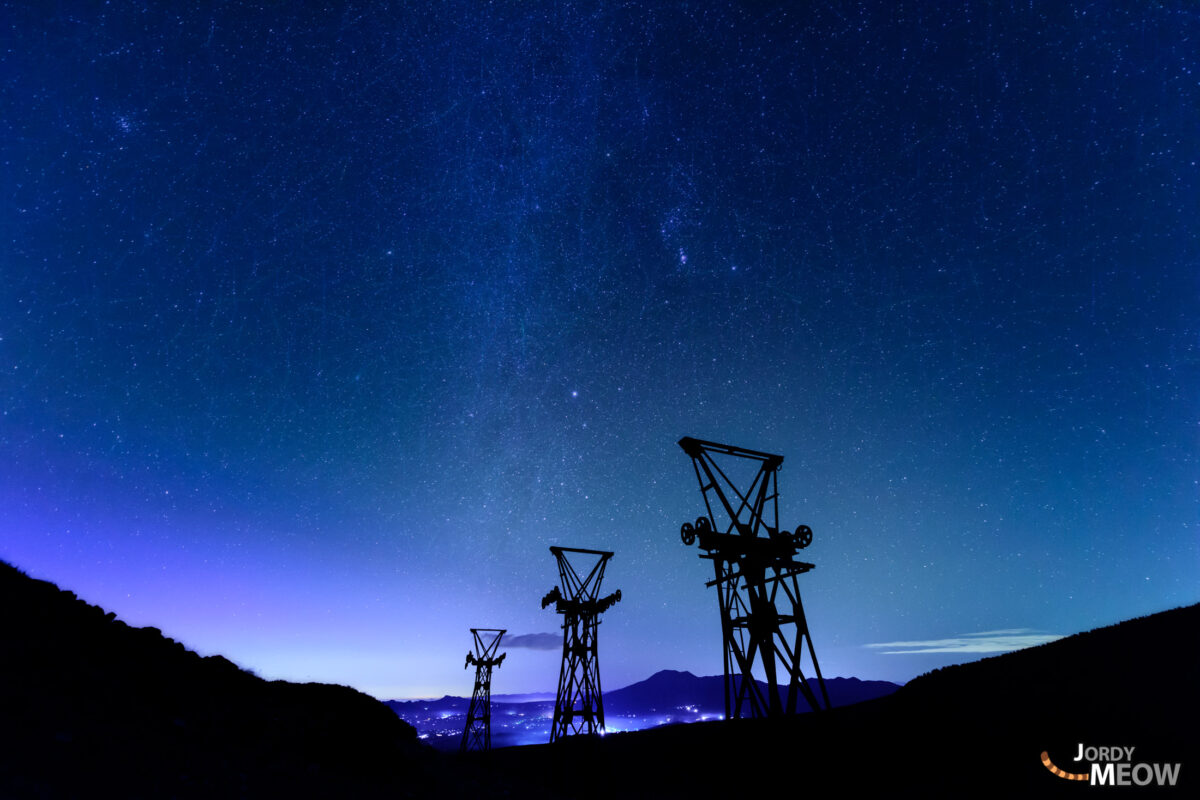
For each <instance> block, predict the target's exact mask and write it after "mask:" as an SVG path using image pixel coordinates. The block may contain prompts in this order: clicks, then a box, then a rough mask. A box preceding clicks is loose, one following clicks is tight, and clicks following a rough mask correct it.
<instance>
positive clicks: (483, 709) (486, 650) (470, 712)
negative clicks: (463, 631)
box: [458, 628, 508, 753]
mask: <svg viewBox="0 0 1200 800" xmlns="http://www.w3.org/2000/svg"><path fill="white" fill-rule="evenodd" d="M486 633H494V634H496V637H495V638H494V639H492V640H491V641H490V642H486V643H485V642H484V637H483V636H480V634H486ZM504 634H505V631H503V630H500V629H499V628H471V635H472V636H474V637H475V652H474V653H472V652H471V651H469V650H468V651H467V663H466V664H463V669H466V668H467V667H469V666H471V665H472V664H474V665H475V692H474V693H473V694H472V695H471V706H470V707H469V708H468V709H467V726H466V727H465V728H463V735H462V743H461V744H460V745H459V747H458V749H459V752H462V753H465V752H467V751H468V750H491V749H492V667H498V666H500V665H501V664H503V663H504V657H505V656H506V655H508V654H507V653H501V654H500V657H499V658H497V657H496V651H497V650H499V649H500V639H501V638H502V637H503V636H504Z"/></svg>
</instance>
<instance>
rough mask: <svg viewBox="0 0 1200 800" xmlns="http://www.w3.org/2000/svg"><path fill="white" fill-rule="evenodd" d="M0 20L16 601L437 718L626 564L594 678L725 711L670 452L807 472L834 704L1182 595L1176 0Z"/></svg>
mask: <svg viewBox="0 0 1200 800" xmlns="http://www.w3.org/2000/svg"><path fill="white" fill-rule="evenodd" d="M2 5H3V10H2V12H0V19H2V20H3V22H2V23H0V24H2V26H3V27H2V30H0V37H2V41H0V87H2V90H0V104H2V105H0V197H2V198H3V212H2V213H0V242H2V248H0V403H2V416H0V452H2V453H3V458H0V557H2V558H4V559H6V560H8V561H11V562H12V563H14V564H16V565H17V566H19V567H21V568H22V569H24V570H26V571H27V572H29V573H30V574H31V575H33V576H35V577H39V578H44V579H47V580H52V581H54V582H56V583H58V584H59V585H61V586H63V587H65V588H69V589H71V590H73V591H75V592H77V593H78V594H79V595H80V596H81V597H83V598H84V599H86V600H88V601H89V602H92V603H96V604H99V605H102V606H104V607H106V608H108V609H110V610H113V611H115V612H117V614H118V615H119V616H120V617H121V618H122V619H124V620H126V621H127V622H129V623H131V624H135V625H154V626H156V627H159V628H161V629H162V630H163V631H164V633H166V634H167V635H169V636H172V637H174V638H177V639H179V640H180V641H182V642H184V643H185V644H186V645H188V646H189V647H192V648H195V649H197V650H198V651H200V652H202V653H205V654H210V653H222V654H224V655H226V656H228V657H229V658H231V659H232V660H234V661H235V662H237V663H238V664H240V665H242V666H245V667H247V668H250V669H253V670H254V671H256V672H258V673H259V674H261V675H263V676H264V677H271V678H288V679H293V680H320V681H328V682H335V683H345V684H349V685H353V686H356V687H358V688H361V689H363V690H364V691H367V692H370V693H372V694H375V695H377V696H380V697H415V696H427V695H441V694H444V693H456V694H467V693H469V692H470V688H471V675H470V674H468V673H465V672H464V671H463V669H462V666H461V665H462V662H463V654H464V653H465V652H466V650H467V648H468V646H469V645H470V643H471V636H470V633H469V628H471V627H486V628H507V629H508V630H509V631H510V635H512V636H516V635H517V634H521V635H530V634H539V633H542V634H545V633H553V634H555V636H558V634H557V633H556V632H557V630H558V628H557V625H558V622H559V618H558V617H557V616H556V615H555V614H554V613H553V611H552V610H545V611H543V610H542V609H541V608H540V605H539V600H540V599H541V597H542V595H543V594H545V593H546V592H547V591H548V590H549V589H550V588H551V587H552V586H554V585H555V584H556V583H557V582H558V575H557V571H556V569H555V564H554V559H553V557H552V556H551V555H550V553H549V550H548V547H549V546H550V545H563V546H567V547H585V548H598V549H605V550H613V551H615V552H616V555H615V556H614V558H613V559H612V561H611V562H610V564H609V567H608V573H607V578H606V580H605V583H604V586H603V590H604V593H607V592H610V591H613V590H615V589H621V591H622V594H623V597H624V599H623V601H622V602H621V603H620V604H619V605H617V606H615V607H614V608H613V609H612V610H610V611H609V612H607V614H606V615H605V617H604V623H603V625H602V626H601V628H600V664H601V673H602V676H603V681H604V685H605V686H606V687H609V688H615V687H618V686H622V685H625V684H627V683H631V682H633V681H636V680H640V679H642V678H645V677H647V676H648V675H650V674H651V673H652V672H654V671H656V670H658V669H663V668H671V669H687V670H690V671H692V672H695V673H697V674H719V673H720V671H721V644H720V629H719V625H718V616H717V600H716V595H715V591H714V590H712V589H706V588H705V587H704V582H705V581H706V580H708V579H709V578H711V566H710V565H709V563H708V562H705V561H701V560H700V559H699V558H698V557H697V556H698V553H699V551H698V550H697V549H696V548H695V547H692V548H685V547H684V546H683V544H682V543H681V542H680V538H679V526H680V524H681V523H682V522H684V521H686V520H690V519H694V518H695V517H696V516H697V515H698V514H699V513H701V511H702V510H703V505H702V502H701V497H700V492H699V488H698V486H697V485H696V480H695V476H694V473H693V471H692V467H691V462H690V460H689V459H688V458H687V456H686V455H685V454H684V453H683V452H682V451H681V450H680V449H679V447H678V446H677V445H676V441H677V440H678V439H679V438H680V437H681V436H684V435H687V436H694V437H698V438H702V439H709V440H715V441H719V442H728V443H731V444H736V445H740V446H743V447H749V448H754V449H758V450H766V451H769V452H775V453H781V454H783V455H784V457H785V461H784V465H783V468H782V470H781V471H780V476H779V485H780V490H781V517H782V523H783V525H784V527H786V528H788V529H789V530H791V529H793V528H794V527H795V526H796V525H798V524H807V525H810V526H811V527H812V529H813V531H814V534H815V535H814V541H813V544H812V546H811V547H810V548H808V549H807V550H805V551H804V553H803V556H802V557H803V558H804V559H806V560H809V561H813V562H815V563H816V565H817V567H816V569H815V570H814V571H813V572H811V573H810V574H808V575H805V576H804V577H803V578H802V580H801V585H802V591H803V593H804V599H805V605H806V610H807V613H808V618H809V622H810V626H811V630H812V636H813V640H814V643H815V645H816V650H817V654H818V657H819V658H820V660H821V666H822V669H823V671H824V673H825V674H826V675H827V676H832V675H854V676H858V677H861V678H883V679H891V680H907V679H909V678H911V677H913V676H914V675H916V674H918V673H920V672H923V671H926V670H928V669H930V668H932V667H935V666H940V665H942V664H946V663H953V662H957V661H962V660H964V659H967V658H975V657H978V655H979V654H980V653H984V652H989V651H990V652H995V651H998V650H1003V649H1010V648H1011V647H1014V646H1017V645H1019V644H1022V643H1028V642H1036V641H1042V640H1045V638H1046V637H1050V636H1054V635H1062V634H1069V633H1074V632H1077V631H1080V630H1084V629H1088V628H1091V627H1095V626H1097V625H1101V624H1109V623H1113V622H1116V621H1118V620H1121V619H1125V618H1129V617H1132V616H1136V615H1141V614H1146V613H1150V612H1154V611H1159V610H1162V609H1165V608H1169V607H1173V606H1176V605H1181V604H1186V603H1192V602H1196V601H1197V600H1198V599H1200V538H1198V536H1200V447H1198V445H1200V234H1198V230H1200V226H1198V221H1200V9H1198V7H1197V6H1196V5H1194V4H1192V3H1188V2H1179V3H1172V2H1163V3H1160V2H1148V1H1147V0H1137V1H1136V2H1133V1H1131V2H1127V3H1109V2H1098V3H1065V2H1023V3H992V4H985V3H962V2H960V3H945V4H939V3H934V2H927V0H919V1H918V0H912V1H911V2H880V3H877V4H876V3H823V4H816V3H814V4H791V3H785V4H781V7H780V8H778V9H775V10H770V9H769V7H767V6H766V5H765V4H758V3H753V4H747V6H746V7H742V6H739V5H737V4H707V3H697V2H689V3H675V4H659V3H645V4H626V5H623V6H622V5H618V4H615V3H613V4H600V3H595V4H592V3H566V2H546V3H532V2H528V3H517V2H512V3H503V2H502V3H494V4H484V3H476V2H466V3H453V2H446V3H431V4H428V5H429V6H432V8H424V7H421V6H424V5H426V4H413V5H414V6H416V7H404V6H402V5H401V4H387V5H385V4H383V3H354V4H352V5H351V4H345V5H347V8H346V9H344V10H343V9H341V8H338V9H336V10H327V9H318V8H316V7H315V5H311V4H291V3H265V4H261V5H264V6H266V7H265V8H262V7H259V4H249V3H217V4H192V3H187V4H183V3H176V4H171V3H163V4H149V5H148V6H147V7H145V8H143V7H140V5H139V4H135V3H125V2H114V3H112V4H104V5H101V4H99V3H55V4H37V3H34V4H28V5H27V4H24V3H19V4H10V3H3V4H2ZM41 5H46V6H53V10H48V11H43V10H30V8H29V6H41ZM172 5H173V6H175V7H176V9H175V10H164V7H170V6H172ZM334 5H338V6H340V5H343V4H334ZM198 6H206V7H205V8H199V7H198ZM208 6H212V7H208ZM301 6H305V7H304V8H301ZM807 6H810V7H807ZM180 9H183V10H180ZM544 639H545V637H536V636H532V637H529V638H527V639H526V640H525V641H527V642H530V643H533V644H537V643H538V642H539V641H542V640H544ZM518 643H519V642H518ZM914 651H919V652H914ZM558 660H559V653H558V652H557V650H556V649H536V648H529V647H521V648H509V657H508V659H507V660H506V662H505V664H504V666H503V667H502V668H501V669H500V670H499V671H497V673H496V675H495V678H494V682H493V689H494V690H495V691H496V692H517V691H534V690H553V688H554V685H555V681H556V680H557V675H558Z"/></svg>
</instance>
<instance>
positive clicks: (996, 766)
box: [0, 562, 1200, 798]
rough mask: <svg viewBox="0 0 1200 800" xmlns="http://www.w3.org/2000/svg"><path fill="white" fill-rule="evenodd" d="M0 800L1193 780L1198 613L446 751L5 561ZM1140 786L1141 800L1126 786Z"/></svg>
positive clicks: (877, 792) (997, 786) (1067, 785)
mask: <svg viewBox="0 0 1200 800" xmlns="http://www.w3.org/2000/svg"><path fill="white" fill-rule="evenodd" d="M0 608H3V609H4V613H5V617H4V619H5V627H4V633H3V640H2V642H3V643H2V647H0V797H4V798H8V797H113V796H117V797H289V798H294V797H355V798H368V797H385V796H386V797H482V796H505V797H514V798H515V797H521V798H611V797H622V798H627V797H654V798H671V797H689V798H704V797H719V796H727V795H728V796H743V795H751V794H752V795H756V796H757V795H763V794H772V793H774V791H775V790H782V791H783V792H785V793H786V796H799V795H801V794H805V793H807V794H808V795H811V796H817V797H821V796H834V795H841V794H849V795H855V796H857V795H865V796H892V795H895V794H897V793H898V790H906V791H905V794H911V793H912V792H913V791H917V792H920V793H923V795H925V796H930V797H941V796H959V797H968V796H969V797H979V796H1008V797H1011V796H1044V795H1054V794H1058V793H1063V792H1070V791H1075V792H1078V791H1084V792H1090V793H1095V792H1098V791H1110V792H1114V791H1115V792H1119V793H1121V794H1123V795H1124V794H1127V793H1128V790H1122V789H1110V788H1106V789H1103V790H1101V789H1098V788H1097V787H1087V786H1085V785H1081V784H1079V783H1075V782H1070V781H1065V780H1062V779H1060V778H1057V777H1055V776H1054V775H1051V774H1050V773H1049V772H1048V771H1047V770H1046V769H1045V768H1044V767H1043V766H1042V764H1041V761H1040V754H1041V752H1042V751H1043V750H1046V751H1048V752H1049V753H1050V754H1051V757H1052V758H1053V759H1054V760H1055V762H1056V763H1057V764H1058V766H1060V767H1063V768H1065V769H1068V770H1071V769H1073V768H1077V769H1079V771H1084V770H1085V769H1086V768H1084V767H1081V766H1080V765H1078V764H1073V763H1072V761H1071V759H1072V756H1073V755H1074V754H1075V753H1076V751H1077V747H1078V745H1080V744H1084V745H1088V746H1124V747H1130V746H1132V747H1135V748H1136V750H1135V753H1136V755H1135V758H1134V761H1142V762H1169V763H1179V764H1181V767H1182V768H1181V772H1180V774H1179V778H1178V783H1177V785H1176V786H1174V787H1169V788H1168V787H1163V788H1157V787H1150V788H1149V789H1147V790H1146V791H1147V792H1148V793H1161V792H1169V793H1171V794H1169V795H1168V796H1179V797H1186V796H1194V795H1195V793H1196V787H1197V786H1198V785H1200V780H1198V779H1197V777H1196V774H1195V771H1196V770H1197V769H1200V733H1198V731H1197V727H1196V720H1197V719H1198V718H1200V686H1198V685H1197V681H1198V678H1200V647H1197V646H1196V639H1197V633H1198V632H1200V606H1190V607H1187V608H1181V609H1175V610H1173V611H1167V612H1163V613H1161V614H1155V615H1153V616H1149V617H1144V618H1140V619H1136V620H1130V621H1128V622H1124V623H1121V624H1119V625H1114V626H1112V627H1109V628H1102V629H1099V630H1095V631H1091V632H1088V633H1084V634H1079V635H1076V636H1072V637H1069V638H1067V639H1063V640H1060V641H1057V642H1053V643H1050V644H1046V645H1042V646H1040V647H1037V648H1031V649H1029V650H1023V651H1019V652H1016V653H1010V654H1006V655H1003V656H998V657H996V658H990V659H986V660H983V661H978V662H974V663H971V664H965V665H960V666H956V667H948V668H945V669H941V670H936V671H934V672H932V673H929V674H927V675H924V676H922V677H920V678H918V679H916V680H914V681H912V682H910V683H909V684H908V685H907V686H905V687H903V688H902V689H900V690H899V691H897V692H895V693H894V694H891V695H889V696H886V697H881V698H878V699H874V700H868V701H866V702H862V703H858V704H856V705H850V706H846V707H841V708H835V709H833V710H832V711H828V712H822V713H819V714H805V715H802V716H799V717H795V718H790V719H782V720H731V721H722V722H700V723H695V724H691V725H675V726H667V727H661V728H655V729H652V730H646V731H639V732H635V733H626V734H615V735H610V736H607V737H604V738H579V739H576V740H568V741H565V742H561V743H559V744H557V745H554V746H550V745H537V746H530V747H513V748H505V749H500V750H495V751H492V752H491V753H484V754H478V753H477V754H468V755H467V756H465V757H461V756H457V755H454V756H445V755H441V754H437V753H434V752H432V751H430V750H428V749H427V748H424V747H423V746H421V745H419V744H418V743H417V742H416V741H415V732H414V731H413V729H412V728H411V727H410V726H408V725H406V724H405V723H404V722H402V721H401V720H400V719H398V718H397V717H396V716H395V714H393V713H392V712H391V711H390V710H389V709H388V708H387V707H386V706H384V705H383V704H382V703H379V702H378V701H376V700H374V699H373V698H370V697H368V696H366V695H363V694H361V693H359V692H356V691H354V690H353V689H349V688H346V687H342V686H328V685H322V684H304V685H297V684H290V683H285V682H282V681H273V682H268V681H265V680H262V679H260V678H258V677H257V676H254V675H252V674H250V673H247V672H245V671H243V670H240V669H238V668H237V667H236V666H235V665H233V664H232V663H230V662H229V661H227V660H226V659H224V658H221V657H220V656H210V657H208V658H201V657H200V656H198V655H197V654H195V653H192V652H190V651H188V650H186V649H185V648H184V647H183V646H182V645H180V644H179V643H177V642H174V641H172V640H170V639H167V638H165V637H163V636H162V634H161V633H160V632H159V631H158V630H157V629H154V628H131V627H129V626H127V625H125V624H124V623H122V622H120V621H118V620H116V619H115V618H114V616H113V615H112V614H106V613H105V612H104V611H103V610H101V609H99V608H97V607H95V606H91V605H88V604H87V603H85V602H83V601H82V600H79V599H78V598H76V597H75V595H74V594H72V593H70V592H66V591H61V590H59V589H58V588H57V587H55V586H54V585H53V584H50V583H47V582H44V581H37V580H34V579H32V578H29V577H27V576H25V575H24V574H23V573H21V572H20V571H19V570H16V569H14V568H12V567H10V566H8V565H6V564H3V563H2V562H0ZM1135 793H1136V792H1135Z"/></svg>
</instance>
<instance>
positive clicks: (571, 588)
mask: <svg viewBox="0 0 1200 800" xmlns="http://www.w3.org/2000/svg"><path fill="white" fill-rule="evenodd" d="M550 552H551V553H553V554H554V557H555V558H556V559H557V560H558V574H559V577H560V578H561V586H562V588H561V589H560V588H559V587H558V586H555V587H554V588H553V589H551V590H550V592H549V593H548V594H547V595H546V596H545V597H543V598H542V608H545V607H546V606H548V605H550V604H551V603H555V610H556V611H557V612H558V613H559V614H562V615H563V626H562V627H563V653H562V668H561V669H560V671H559V673H558V694H557V695H556V697H555V699H554V722H553V724H552V725H551V727H550V741H551V742H555V741H558V740H559V739H561V738H563V737H564V736H572V735H575V734H581V733H603V732H604V698H603V696H602V695H601V692H600V660H599V657H598V655H597V653H596V629H597V627H599V625H600V615H601V614H602V613H603V612H605V611H607V610H608V609H609V608H611V607H612V606H613V605H614V604H615V603H617V602H619V601H620V600H621V592H620V590H617V591H615V592H613V593H612V594H610V595H608V596H607V597H603V598H602V597H600V582H601V581H603V580H604V569H605V567H606V566H607V564H608V560H609V559H610V558H612V555H613V554H612V553H610V552H605V551H601V550H580V549H575V548H570V547H551V548H550ZM568 553H573V554H577V555H584V556H596V558H597V560H596V562H595V564H594V565H593V566H592V568H591V571H589V572H588V573H587V574H586V575H585V576H584V577H582V578H581V577H580V575H579V573H578V572H576V570H575V568H574V567H573V566H572V565H571V562H570V561H569V560H568V558H567V554H568Z"/></svg>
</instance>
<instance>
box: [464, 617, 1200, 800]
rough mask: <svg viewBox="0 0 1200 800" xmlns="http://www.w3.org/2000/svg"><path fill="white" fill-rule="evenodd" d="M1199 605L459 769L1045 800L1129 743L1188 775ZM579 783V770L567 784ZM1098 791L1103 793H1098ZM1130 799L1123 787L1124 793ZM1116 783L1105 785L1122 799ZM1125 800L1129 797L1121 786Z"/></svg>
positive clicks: (1193, 759)
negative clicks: (781, 702)
mask: <svg viewBox="0 0 1200 800" xmlns="http://www.w3.org/2000/svg"><path fill="white" fill-rule="evenodd" d="M1198 632H1200V605H1196V606H1189V607H1187V608H1180V609H1175V610H1172V611H1166V612H1162V613H1160V614H1155V615H1152V616H1149V617H1143V618H1139V619H1135V620H1130V621H1128V622H1123V623H1121V624H1118V625H1113V626H1111V627H1107V628H1101V629H1097V630H1094V631H1090V632H1087V633H1083V634H1077V635H1075V636H1071V637H1067V638H1065V639H1061V640H1058V641H1055V642H1052V643H1049V644H1045V645H1041V646H1039V647H1035V648H1030V649H1028V650H1021V651H1017V652H1014V653H1008V654H1005V655H1001V656H996V657H994V658H988V659H984V660H982V661H976V662H973V663H969V664H963V665H959V666H954V667H946V668H944V669H940V670H935V671H934V672H931V673H928V674H926V675H923V676H921V677H920V678H917V679H916V680H914V681H911V682H910V683H909V684H907V685H906V686H904V687H903V688H901V689H900V690H898V691H896V692H895V693H894V694H891V695H889V696H886V697H881V698H877V699H874V700H867V701H865V702H862V703H858V704H855V705H850V706H846V707H841V708H834V709H833V710H832V711H829V712H827V713H820V714H803V715H800V716H797V717H792V718H785V719H773V720H730V721H721V722H700V723H696V724H694V725H675V726H667V727H661V728H655V729H651V730H644V731H637V732H631V733H621V734H613V735H609V736H607V737H603V738H590V739H583V738H581V739H578V740H575V741H565V742H562V743H560V744H558V745H554V746H549V745H538V746H531V747H517V748H508V749H504V750H496V751H493V752H492V753H490V754H487V755H486V756H481V757H479V758H476V759H474V763H476V764H478V765H481V766H482V767H483V768H485V769H486V770H488V771H490V775H491V777H490V778H488V779H487V780H490V781H492V782H494V783H496V784H497V785H502V786H508V785H513V784H514V783H515V782H517V781H521V780H524V781H527V782H529V783H532V784H533V787H532V788H529V789H528V791H539V790H540V791H543V792H546V793H547V794H549V795H550V796H562V797H579V798H610V797H618V796H619V797H654V798H662V797H721V796H740V795H744V794H749V793H753V794H760V793H762V792H763V791H765V790H766V787H777V788H779V789H780V790H781V791H782V790H785V791H786V793H787V794H788V795H789V796H791V795H800V794H806V793H807V794H815V796H833V795H835V794H837V795H842V794H853V795H865V796H869V797H875V796H894V795H896V794H897V793H898V792H900V791H905V792H906V793H913V792H919V793H922V794H923V795H926V796H934V797H952V796H954V797H980V796H984V797H993V796H996V797H1012V796H1022V797H1028V796H1035V797H1041V796H1049V795H1057V794H1059V793H1065V792H1072V791H1073V792H1079V791H1080V790H1081V789H1082V790H1083V791H1084V792H1087V791H1088V790H1089V789H1092V790H1093V791H1101V790H1100V789H1099V788H1094V787H1088V788H1083V787H1081V786H1080V785H1079V783H1078V782H1074V781H1067V780H1063V779H1062V778H1059V777H1056V776H1055V775H1053V774H1051V773H1050V772H1049V770H1047V769H1046V768H1045V767H1044V766H1043V764H1042V762H1041V759H1040V756H1041V753H1042V752H1043V751H1047V752H1048V753H1049V754H1050V755H1051V758H1052V760H1054V761H1055V762H1056V763H1057V765H1058V766H1059V767H1062V768H1064V769H1067V770H1071V769H1072V768H1076V769H1078V770H1079V771H1083V772H1087V771H1088V769H1089V766H1088V765H1087V764H1086V763H1083V762H1078V763H1075V762H1073V761H1072V759H1073V756H1074V755H1075V754H1076V753H1077V752H1078V747H1079V745H1080V744H1083V745H1085V746H1089V745H1093V746H1127V747H1128V746H1132V747H1134V748H1136V749H1135V757H1134V759H1133V761H1134V762H1141V763H1166V764H1180V765H1181V768H1180V773H1179V777H1178V781H1177V785H1176V786H1175V787H1174V788H1173V789H1167V788H1166V787H1161V788H1160V787H1147V789H1146V791H1153V790H1156V789H1157V790H1158V791H1171V792H1174V793H1176V796H1181V797H1182V796H1190V795H1191V794H1194V793H1195V790H1196V787H1197V785H1200V779H1198V778H1197V773H1196V771H1197V770H1200V731H1198V729H1197V726H1196V720H1197V719H1198V718H1200V686H1198V679H1200V647H1197V645H1196V641H1197V633H1198ZM581 776H586V777H585V778H581ZM1106 788H1107V787H1106ZM1129 789H1134V790H1136V787H1129ZM1129 789H1115V790H1114V789H1109V791H1118V792H1120V793H1122V794H1125V793H1127V792H1128V791H1129ZM1135 793H1136V791H1135Z"/></svg>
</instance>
